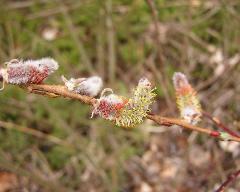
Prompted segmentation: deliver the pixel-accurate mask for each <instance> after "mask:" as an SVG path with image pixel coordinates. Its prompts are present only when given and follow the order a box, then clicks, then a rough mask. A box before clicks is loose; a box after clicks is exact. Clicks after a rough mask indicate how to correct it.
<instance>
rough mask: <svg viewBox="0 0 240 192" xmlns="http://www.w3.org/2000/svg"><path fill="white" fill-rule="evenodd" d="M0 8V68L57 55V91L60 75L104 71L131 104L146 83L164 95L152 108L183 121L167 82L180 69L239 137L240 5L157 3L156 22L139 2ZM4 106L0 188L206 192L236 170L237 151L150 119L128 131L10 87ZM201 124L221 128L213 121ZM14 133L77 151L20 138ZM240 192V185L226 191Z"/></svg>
mask: <svg viewBox="0 0 240 192" xmlns="http://www.w3.org/2000/svg"><path fill="white" fill-rule="evenodd" d="M0 2H1V4H0V45H1V46H0V63H1V64H2V65H3V63H4V62H6V61H9V60H10V59H13V58H41V57H45V56H51V57H53V58H55V59H56V60H57V61H58V62H59V63H60V70H59V71H58V72H57V73H56V74H55V75H53V76H52V77H51V78H50V79H49V80H48V83H61V80H60V78H59V77H60V75H61V74H64V75H65V76H66V77H72V76H73V77H81V76H88V75H92V74H98V75H100V76H102V77H103V78H104V80H105V82H106V87H112V88H113V89H114V90H115V91H116V92H117V93H119V94H123V95H127V94H129V91H130V90H131V89H132V88H133V87H134V85H135V84H136V82H137V81H138V79H139V78H140V77H142V76H143V75H145V76H147V77H149V78H150V79H151V81H152V82H155V84H156V87H157V93H158V101H157V102H156V103H155V104H154V106H153V111H154V112H155V113H158V114H162V115H168V116H177V110H176V106H175V102H174V92H173V87H172V84H171V76H172V74H173V72H174V71H182V72H184V73H185V74H186V75H187V76H188V77H189V79H190V81H191V82H192V83H193V84H194V85H195V87H196V89H197V90H198V91H199V94H200V98H201V102H202V104H203V107H204V109H205V110H206V111H208V112H209V113H211V114H213V115H214V116H216V117H218V118H219V119H221V120H222V121H223V122H224V123H225V124H226V125H228V126H229V127H230V128H231V129H233V130H235V131H240V105H239V101H240V94H239V93H240V84H239V82H240V75H239V72H240V65H239V62H240V52H239V51H240V46H239V45H240V2H239V1H238V0H231V1H229V0H205V1H201V0H185V1H183V0H171V1H167V0H158V1H156V7H155V8H156V9H157V10H158V15H157V16H158V21H156V20H154V19H153V17H152V12H151V11H150V10H151V9H150V8H149V6H148V4H147V2H146V1H143V0H112V1H111V0H105V1H97V0H81V1H80V0H79V1H77V0H64V1H60V0H50V1H48V0H36V1H31V0H24V1H14V0H5V1H4V0H1V1H0ZM156 26H157V27H158V30H157V32H156ZM161 60H162V62H160V61H161ZM0 106H1V107H0V121H1V122H0V126H1V130H0V132H1V133H0V152H1V155H0V167H1V172H0V191H31V192H34V191H84V192H85V191H89V192H105V191H124V192H130V191H131V192H132V191H133V192H135V191H136V192H138V191H140V192H155V191H157V192H168V191H169V192H175V191H176V192H188V191H195V192H198V191H200V192H202V191H204V192H205V191H214V189H216V188H217V187H218V186H219V184H221V183H222V182H223V181H224V180H225V179H226V177H227V175H228V174H229V173H231V172H233V171H234V170H237V169H240V160H239V157H240V146H239V145H238V144H236V143H223V142H219V141H217V140H215V139H212V138H209V137H207V136H205V135H199V134H196V133H191V132H187V131H183V132H182V133H180V132H179V131H178V130H175V129H174V128H172V129H170V128H164V127H157V126H156V125H154V124H152V122H149V121H146V122H145V123H144V125H142V126H140V127H138V128H136V129H134V130H129V131H128V130H124V129H121V128H118V127H114V126H113V125H112V124H111V123H109V122H106V121H104V120H101V119H98V118H96V119H94V120H91V119H90V118H89V117H90V112H91V111H90V109H89V107H88V106H84V105H82V104H80V103H78V102H75V101H69V100H64V99H60V98H59V99H49V98H43V97H41V96H37V95H29V94H26V93H24V92H23V91H22V90H21V89H19V88H17V87H14V86H7V88H6V89H5V90H4V91H3V92H1V93H0ZM5 122H12V123H13V124H11V126H7V125H6V123H5ZM4 123H5V124H4ZM201 125H202V126H212V127H213V128H216V127H214V125H212V124H211V122H209V121H208V120H206V119H205V120H204V121H203V122H202V123H201ZM18 126H26V127H30V128H32V129H36V130H39V131H42V132H44V133H47V134H50V135H53V136H56V137H59V138H61V139H62V140H65V141H68V142H70V143H72V144H73V146H74V147H73V148H69V147H66V146H62V145H61V144H59V145H57V144H54V143H52V142H51V141H50V140H49V139H48V138H46V139H38V138H36V137H33V136H31V135H30V134H26V133H22V132H19V131H17V130H16V129H18ZM7 128H15V130H14V129H12V130H9V129H7ZM154 130H157V132H158V133H154V132H155V131H154ZM239 190H240V180H237V181H236V182H234V183H233V184H232V185H231V186H230V187H229V188H228V190H227V191H230V192H237V191H239Z"/></svg>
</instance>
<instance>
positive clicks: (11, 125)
mask: <svg viewBox="0 0 240 192" xmlns="http://www.w3.org/2000/svg"><path fill="white" fill-rule="evenodd" d="M0 127H2V128H4V129H14V130H17V131H20V132H23V133H27V134H29V135H33V136H35V137H38V138H40V139H46V140H48V141H50V142H52V143H55V144H61V145H68V144H67V143H65V141H63V140H61V139H59V138H58V137H55V136H52V135H48V134H46V133H43V132H41V131H38V130H35V129H32V128H28V127H24V126H20V125H16V124H14V123H11V122H4V121H0Z"/></svg>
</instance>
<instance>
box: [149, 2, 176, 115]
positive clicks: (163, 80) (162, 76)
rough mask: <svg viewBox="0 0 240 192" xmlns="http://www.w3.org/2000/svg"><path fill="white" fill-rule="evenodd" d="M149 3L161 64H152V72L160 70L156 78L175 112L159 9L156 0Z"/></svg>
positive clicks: (168, 103) (158, 60)
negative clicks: (162, 39)
mask: <svg viewBox="0 0 240 192" xmlns="http://www.w3.org/2000/svg"><path fill="white" fill-rule="evenodd" d="M146 1H147V4H148V6H149V8H150V10H151V14H152V19H153V23H154V27H155V31H156V48H157V63H158V65H159V68H158V67H156V66H155V65H154V66H153V65H151V66H150V67H151V70H152V72H153V73H154V74H155V76H156V74H157V71H159V72H160V75H157V76H156V78H157V79H158V80H159V82H160V84H161V87H162V90H163V93H164V95H165V97H164V98H165V100H166V103H167V105H168V107H169V109H170V110H171V112H172V113H173V107H172V104H171V101H170V94H169V92H168V89H167V87H168V84H169V82H168V81H167V78H166V77H165V66H164V62H163V54H162V46H161V44H162V43H161V39H160V38H161V32H160V29H159V20H158V11H157V8H156V5H155V2H154V1H153V0H146ZM153 68H154V69H153Z"/></svg>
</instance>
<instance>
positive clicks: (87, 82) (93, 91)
mask: <svg viewBox="0 0 240 192" xmlns="http://www.w3.org/2000/svg"><path fill="white" fill-rule="evenodd" d="M62 79H63V81H64V83H65V86H66V87H67V88H68V90H69V91H73V92H75V93H79V94H83V95H88V96H91V97H95V96H97V95H98V94H99V92H100V91H101V90H102V87H103V81H102V79H101V78H100V77H98V76H92V77H89V78H80V79H74V78H71V79H69V80H67V79H66V78H65V77H62Z"/></svg>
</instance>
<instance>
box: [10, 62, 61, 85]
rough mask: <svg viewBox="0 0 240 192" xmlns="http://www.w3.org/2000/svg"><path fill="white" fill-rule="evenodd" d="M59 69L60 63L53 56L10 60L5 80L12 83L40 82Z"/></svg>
mask: <svg viewBox="0 0 240 192" xmlns="http://www.w3.org/2000/svg"><path fill="white" fill-rule="evenodd" d="M57 69H58V63H57V62H56V61H55V60H54V59H51V58H43V59H40V60H27V61H18V60H14V61H12V62H11V61H10V62H9V63H8V65H7V69H6V75H5V76H6V77H7V79H5V81H6V82H7V83H10V84H40V83H42V82H43V80H44V79H46V78H47V77H48V75H50V74H51V73H53V72H54V71H55V70H57Z"/></svg>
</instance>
